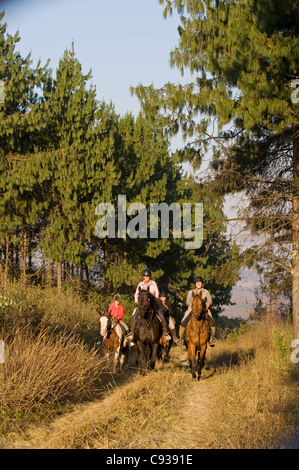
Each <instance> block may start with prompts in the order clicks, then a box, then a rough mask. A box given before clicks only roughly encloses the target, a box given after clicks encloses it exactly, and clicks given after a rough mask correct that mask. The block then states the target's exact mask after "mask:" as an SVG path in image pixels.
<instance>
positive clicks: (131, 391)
mask: <svg viewBox="0 0 299 470" xmlns="http://www.w3.org/2000/svg"><path fill="white" fill-rule="evenodd" d="M127 374H128V375H129V376H130V379H129V381H126V380H124V377H122V378H121V377H119V379H118V378H116V381H115V384H111V387H110V391H109V390H107V393H106V396H105V397H104V398H103V399H102V400H96V401H94V402H90V403H85V404H82V405H76V406H75V407H74V410H73V411H72V412H70V413H67V414H66V415H64V416H62V417H59V418H57V419H55V420H54V421H53V422H52V423H51V424H50V425H47V426H32V427H30V428H28V429H27V431H26V434H23V435H22V436H16V435H15V436H14V435H11V436H9V438H8V439H7V440H6V441H5V443H4V442H3V443H2V448H15V449H16V448H17V449H30V448H34V449H62V448H69V449H70V448H98V449H100V448H105V449H107V448H111V449H112V448H113V449H117V448H119V449H124V448H135V449H137V448H157V449H158V448H161V449H162V448H164V449H171V448H172V449H179V448H190V449H192V448H205V447H207V445H208V443H207V441H206V437H205V431H204V430H205V426H208V425H209V422H210V416H211V411H210V407H211V406H212V403H211V402H212V400H213V398H212V397H213V394H212V393H211V387H213V385H212V384H213V378H212V377H211V378H206V379H204V380H202V381H201V382H193V381H192V380H191V374H190V372H189V366H188V362H187V353H186V351H185V349H184V348H183V347H174V348H173V350H172V353H171V362H170V363H169V364H167V365H162V364H158V365H157V368H156V370H154V371H152V372H149V373H148V374H146V375H145V376H142V375H139V374H137V375H136V373H134V371H132V370H130V371H129V372H128V373H127ZM205 374H208V373H207V372H204V374H203V375H205ZM123 375H124V374H123ZM128 378H129V377H128ZM122 381H124V382H125V383H123V384H121V383H117V382H122ZM199 423H200V424H199ZM178 429H179V432H178Z"/></svg>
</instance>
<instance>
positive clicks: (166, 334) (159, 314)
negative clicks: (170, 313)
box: [156, 308, 171, 341]
mask: <svg viewBox="0 0 299 470" xmlns="http://www.w3.org/2000/svg"><path fill="white" fill-rule="evenodd" d="M156 314H157V315H158V317H159V318H160V320H161V323H162V328H163V334H164V336H165V339H166V341H170V340H171V336H170V335H169V333H168V325H167V321H166V320H165V317H164V315H163V313H162V310H161V309H159V308H158V309H156Z"/></svg>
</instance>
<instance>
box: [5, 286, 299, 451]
mask: <svg viewBox="0 0 299 470" xmlns="http://www.w3.org/2000/svg"><path fill="white" fill-rule="evenodd" d="M48 296H49V297H48V299H51V301H50V300H49V304H48V305H52V307H53V308H54V306H55V305H56V307H57V304H55V299H54V297H53V298H51V296H50V295H49V294H48ZM68 302H70V300H66V299H65V300H64V302H63V303H62V305H63V306H64V307H65V306H66V304H67V303H68ZM72 308H74V307H72ZM70 309H71V307H70ZM93 309H94V307H93V305H91V306H90V311H89V313H87V312H88V305H87V304H84V305H81V304H80V303H78V305H77V306H76V308H75V311H76V312H77V311H81V312H82V311H85V312H86V317H85V318H88V315H91V317H90V318H91V320H92V322H91V323H92V324H93V322H94V321H95V317H94V310H93ZM72 311H73V312H74V310H72ZM45 313H47V314H48V315H49V312H45ZM55 315H56V316H55ZM68 315H69V312H68ZM54 318H55V319H56V320H55V321H56V323H59V321H60V323H59V326H60V327H62V325H61V322H62V320H61V319H60V320H59V312H58V309H57V311H56V312H53V315H52V316H51V317H49V320H51V321H49V322H48V324H49V323H50V325H51V328H50V329H47V328H46V329H43V328H38V329H37V330H36V329H35V330H33V331H31V332H30V330H29V329H28V327H25V328H24V327H23V328H20V329H17V330H14V333H13V334H10V335H8V337H7V338H6V341H7V344H8V345H9V346H8V359H7V363H6V364H5V367H4V368H2V375H1V382H0V407H1V408H0V409H2V416H3V417H4V418H2V419H3V420H4V421H3V422H4V424H5V423H6V424H7V419H6V418H7V417H8V416H11V414H10V415H9V412H8V411H7V410H10V413H11V412H12V410H14V413H16V412H17V410H21V412H22V413H21V416H20V417H19V419H18V420H17V421H15V422H14V423H10V428H9V429H6V430H5V426H4V427H2V429H4V431H3V435H4V439H2V447H14V448H56V449H60V448H110V449H125V448H132V449H142V448H148V449H159V448H160V449H196V448H209V449H215V448H222V449H241V448H242V449H243V448H244V449H245V448H248V449H249V448H251V449H253V448H276V447H279V446H282V447H283V445H284V444H283V438H287V436H288V434H289V433H290V432H291V431H292V429H293V428H294V426H295V424H296V423H298V422H299V412H298V402H299V400H298V399H299V388H298V382H299V370H298V369H299V365H298V364H292V363H291V361H290V341H291V330H290V326H289V325H288V324H286V323H283V322H281V321H278V320H275V321H274V320H271V321H264V322H260V323H257V324H255V325H252V326H250V327H247V328H244V327H242V328H241V330H240V332H241V333H238V332H237V331H236V330H235V329H234V331H233V334H227V335H226V339H223V340H220V341H219V342H218V344H217V346H216V347H215V348H209V349H208V356H207V359H208V363H209V364H210V366H211V370H209V371H205V372H204V373H203V379H202V380H201V381H200V382H193V381H192V380H191V374H190V371H189V366H188V360H187V353H186V351H185V348H184V347H173V349H172V351H171V362H170V364H168V365H162V364H158V365H157V368H156V370H154V371H152V372H148V373H147V374H146V375H145V376H142V375H139V374H138V373H137V372H136V370H135V369H134V367H133V364H134V357H132V356H131V366H130V368H129V369H128V370H126V371H125V372H123V373H122V374H120V375H110V379H109V381H110V385H109V381H107V376H106V375H105V366H104V364H103V362H102V360H101V359H100V358H99V356H98V355H97V353H96V351H95V350H94V349H93V348H90V347H87V345H86V343H84V342H83V341H82V339H80V338H79V337H78V335H75V334H69V333H63V334H62V333H61V334H59V335H58V336H57V335H54V336H53V334H52V333H53V331H52V326H53V325H54V324H55V322H54ZM77 320H78V317H77ZM83 323H84V316H83V319H82V321H81V323H80V325H81V326H80V328H83V326H82V325H83ZM87 323H88V322H86V328H85V330H84V331H85V333H86V332H89V333H90V334H91V333H92V332H93V331H95V328H94V326H92V327H90V326H89V325H88V324H87ZM34 331H35V333H34ZM49 331H50V332H51V334H48V333H49ZM75 331H77V330H76V328H75ZM85 333H84V334H85ZM83 336H84V335H83ZM214 369H215V370H214ZM101 378H102V382H100V379H101ZM103 380H106V382H105V383H104V382H103ZM107 384H108V386H107ZM104 386H106V392H105V394H103V395H102V396H101V397H99V394H98V393H97V392H98V391H99V389H101V390H103V387H104ZM101 387H102V388H101ZM86 398H89V399H90V401H89V402H87V403H84V402H82V403H81V404H74V400H75V401H77V403H78V402H80V400H81V401H82V400H84V399H86ZM68 402H72V403H73V406H72V411H71V412H70V411H69V410H68V412H64V413H63V415H62V416H60V417H57V415H56V417H55V415H54V414H52V415H50V418H51V419H47V420H45V419H43V421H42V423H41V424H36V420H35V422H33V421H32V420H31V423H30V421H29V423H28V422H27V425H26V426H21V428H17V425H19V424H20V422H24V419H25V418H24V414H26V415H28V414H30V413H31V412H32V410H36V409H38V410H40V412H44V410H45V409H48V408H49V406H52V405H53V406H55V405H56V404H61V403H68ZM3 411H4V412H3ZM35 412H36V411H35ZM5 419H6V420H5ZM12 424H13V426H12ZM12 430H13V431H14V434H9V431H12Z"/></svg>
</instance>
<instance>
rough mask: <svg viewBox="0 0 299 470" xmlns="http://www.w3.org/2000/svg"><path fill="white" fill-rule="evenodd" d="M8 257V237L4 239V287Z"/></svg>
mask: <svg viewBox="0 0 299 470" xmlns="http://www.w3.org/2000/svg"><path fill="white" fill-rule="evenodd" d="M8 255H9V238H8V235H6V237H5V268H4V281H3V285H4V287H6V285H7V279H8Z"/></svg>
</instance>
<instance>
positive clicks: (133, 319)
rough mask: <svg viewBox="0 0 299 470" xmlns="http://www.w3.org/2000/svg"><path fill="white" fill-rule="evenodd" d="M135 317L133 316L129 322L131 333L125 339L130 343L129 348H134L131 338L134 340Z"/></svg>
mask: <svg viewBox="0 0 299 470" xmlns="http://www.w3.org/2000/svg"><path fill="white" fill-rule="evenodd" d="M136 320H137V318H136V316H135V315H133V317H132V320H131V333H129V334H128V336H127V339H128V341H129V342H130V346H134V344H135V343H134V342H133V338H134V331H135V325H136Z"/></svg>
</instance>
